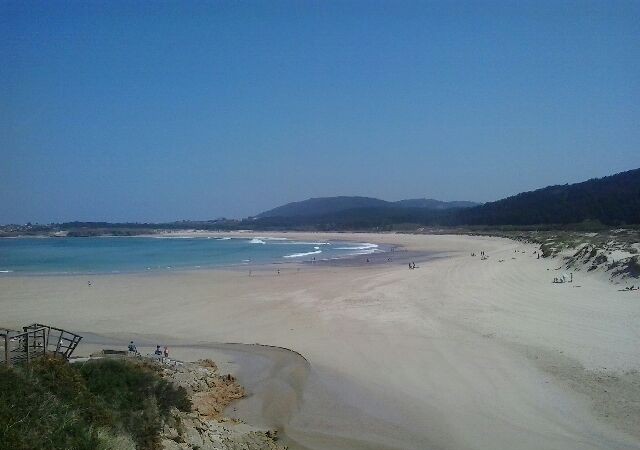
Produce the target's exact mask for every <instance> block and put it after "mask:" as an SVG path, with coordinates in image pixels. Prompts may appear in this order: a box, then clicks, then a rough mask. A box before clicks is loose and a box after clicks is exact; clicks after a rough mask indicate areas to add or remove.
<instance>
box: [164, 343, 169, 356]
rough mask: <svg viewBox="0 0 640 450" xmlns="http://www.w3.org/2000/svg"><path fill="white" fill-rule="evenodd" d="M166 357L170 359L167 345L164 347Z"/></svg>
mask: <svg viewBox="0 0 640 450" xmlns="http://www.w3.org/2000/svg"><path fill="white" fill-rule="evenodd" d="M164 357H165V358H168V357H169V347H167V346H166V345H165V346H164Z"/></svg>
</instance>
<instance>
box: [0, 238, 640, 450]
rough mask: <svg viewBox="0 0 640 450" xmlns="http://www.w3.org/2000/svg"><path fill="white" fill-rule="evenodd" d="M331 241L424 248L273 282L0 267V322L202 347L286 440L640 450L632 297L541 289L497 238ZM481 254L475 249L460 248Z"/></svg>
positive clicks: (639, 302) (637, 307) (232, 275)
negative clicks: (30, 272)
mask: <svg viewBox="0 0 640 450" xmlns="http://www.w3.org/2000/svg"><path fill="white" fill-rule="evenodd" d="M286 235H287V236H292V235H294V234H293V233H288V234H286ZM295 236H296V237H297V238H303V237H304V236H303V235H299V234H295ZM307 237H308V236H307ZM336 237H338V238H340V239H345V240H352V241H359V242H365V241H368V242H380V243H387V244H392V245H402V246H403V248H404V249H406V250H409V251H412V252H437V253H438V258H435V259H431V260H428V261H424V262H420V261H419V260H418V266H419V267H418V268H417V269H416V270H409V269H408V268H407V265H406V264H405V262H404V261H403V262H399V261H401V260H402V255H403V252H396V254H395V255H394V258H395V259H394V261H392V262H381V263H379V264H365V265H362V266H359V267H338V266H321V265H298V266H286V267H281V274H280V275H277V274H276V273H275V269H273V268H272V267H270V268H263V269H259V270H254V272H253V276H251V277H249V276H248V274H247V272H246V271H241V270H207V271H198V272H182V273H180V272H174V273H169V274H131V275H101V276H92V277H90V278H91V280H92V286H88V285H87V279H88V277H87V276H31V277H20V276H3V277H0V310H1V311H2V316H1V317H0V326H14V327H15V326H18V325H20V324H24V323H27V322H35V321H38V322H46V323H51V324H55V325H56V326H62V327H65V328H69V329H71V330H77V331H80V332H91V333H95V334H97V335H99V337H98V338H96V337H94V336H90V337H89V339H87V343H85V345H84V350H85V351H89V350H90V349H91V348H92V344H91V341H93V342H96V341H97V342H104V341H106V338H107V337H108V338H111V339H113V342H117V343H120V342H125V341H128V340H129V338H135V339H136V340H137V341H138V342H140V343H142V344H146V345H149V346H151V345H153V343H155V342H156V341H157V342H158V343H162V344H168V345H169V346H170V349H171V351H172V355H174V356H175V357H178V358H183V359H189V358H192V359H196V358H199V357H203V356H207V357H212V358H213V359H215V360H216V361H217V362H219V363H220V364H219V365H220V366H221V369H222V370H223V371H224V370H225V368H226V369H228V370H229V371H231V372H233V373H235V374H236V375H237V376H238V378H239V380H240V382H241V383H242V384H244V385H245V387H246V388H247V389H248V391H250V392H251V393H252V394H253V395H251V396H249V397H248V398H247V399H246V400H242V401H240V402H238V403H237V404H235V405H233V406H232V408H231V411H229V413H231V414H236V415H238V416H239V417H243V418H245V419H247V420H248V421H250V422H254V423H257V424H263V425H268V426H277V427H279V428H281V429H282V430H283V432H284V434H285V435H286V439H287V442H288V443H289V444H290V445H291V448H292V449H296V448H308V449H338V450H339V449H345V450H347V449H349V450H352V449H353V450H357V449H395V448H403V449H456V450H458V449H486V450H499V449H510V450H511V449H562V450H565V449H640V394H639V393H640V384H639V380H640V378H639V377H638V373H637V370H638V369H639V368H640V331H639V330H640V295H639V294H638V291H636V292H631V293H630V292H618V291H617V290H616V288H615V287H614V286H612V285H610V284H608V283H607V282H606V281H605V280H603V279H601V278H599V277H597V276H591V275H587V274H586V273H579V274H578V275H577V276H576V277H574V283H572V284H562V285H558V284H552V283H551V281H552V280H553V278H554V276H558V275H559V271H555V270H554V269H555V268H556V267H558V266H559V262H558V260H543V259H540V260H538V259H536V258H535V257H534V255H533V250H534V249H535V248H534V247H533V246H530V245H524V244H521V243H517V242H514V241H509V240H506V239H498V238H486V237H468V236H427V235H415V236H414V235H389V234H384V235H363V234H357V235H349V234H339V235H327V234H323V235H314V239H323V240H325V239H326V240H329V239H335V238H336ZM481 250H484V251H485V252H486V253H487V254H488V255H489V259H488V260H486V261H481V260H480V257H479V256H476V257H471V256H470V253H471V252H476V254H479V252H480V251H481ZM514 250H517V253H514ZM523 251H524V252H525V253H522V252H523ZM415 254H417V253H411V255H412V256H413V255H415ZM363 258H364V257H363ZM514 258H515V259H514ZM499 260H504V262H498V261H499ZM385 261H386V257H385ZM578 286H580V287H578ZM216 342H241V343H249V344H250V343H261V344H269V345H273V346H281V347H286V348H290V349H293V350H295V351H296V352H299V353H300V354H297V353H293V352H289V351H286V350H282V349H278V348H270V347H263V346H256V345H219V344H215V343H216ZM94 347H95V345H94ZM301 355H303V356H304V358H303V357H302V356H301ZM305 358H306V360H305Z"/></svg>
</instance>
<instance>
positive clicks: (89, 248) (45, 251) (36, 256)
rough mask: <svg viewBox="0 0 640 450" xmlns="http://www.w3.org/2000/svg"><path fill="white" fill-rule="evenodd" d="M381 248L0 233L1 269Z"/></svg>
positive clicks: (203, 261) (267, 257)
mask: <svg viewBox="0 0 640 450" xmlns="http://www.w3.org/2000/svg"><path fill="white" fill-rule="evenodd" d="M377 251H381V250H380V249H379V248H378V246H377V245H376V244H370V243H356V242H341V241H338V242H311V241H298V240H293V239H285V238H266V237H259V236H255V237H254V236H251V237H249V236H248V237H246V238H236V237H234V238H229V237H224V238H219V237H200V236H198V237H182V236H180V237H178V236H175V237H174V236H151V237H92V238H76V237H73V238H67V237H37V238H36V237H33V238H31V237H29V238H26V237H25V238H3V239H0V275H2V274H11V273H16V274H20V273H23V274H29V273H32V274H42V273H47V274H82V273H123V272H146V271H167V270H193V269H200V268H207V267H223V266H242V265H255V264H273V263H284V262H304V261H312V260H314V259H315V260H316V261H321V260H330V259H339V258H348V257H351V256H354V255H366V254H370V253H374V252H377Z"/></svg>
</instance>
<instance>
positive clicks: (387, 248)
mask: <svg viewBox="0 0 640 450" xmlns="http://www.w3.org/2000/svg"><path fill="white" fill-rule="evenodd" d="M247 234H248V233H242V232H229V233H218V232H198V231H193V232H180V233H157V234H152V235H137V236H95V237H94V238H114V237H116V238H152V239H182V238H184V239H209V238H217V239H219V238H229V239H244V240H248V239H251V240H253V239H261V238H264V239H266V240H270V239H273V240H283V241H284V240H292V239H290V238H288V237H286V238H283V237H280V236H279V235H278V234H271V235H267V234H264V233H263V234H259V235H258V234H256V235H254V234H253V233H252V234H251V235H249V236H248V235H247ZM305 236H306V237H309V238H313V237H314V236H313V235H311V234H305ZM21 238H24V239H30V238H34V237H33V236H25V237H17V238H10V239H21ZM60 238H61V237H59V236H58V237H54V236H40V237H37V239H60ZM67 239H82V238H74V237H70V238H67ZM330 243H331V244H336V245H357V244H360V245H373V246H374V247H373V248H372V249H371V250H372V252H371V253H358V252H355V253H347V254H345V255H344V256H339V257H330V258H323V259H316V258H315V257H313V259H307V258H305V256H312V255H313V254H314V253H315V252H314V253H306V254H300V255H297V254H295V255H285V256H282V258H286V259H285V260H283V261H280V260H276V259H274V260H266V261H263V262H255V261H251V262H240V263H229V264H226V263H223V264H212V265H195V266H191V265H189V266H167V267H166V268H153V269H150V268H147V269H144V270H142V269H136V270H117V271H115V270H114V271H88V272H54V271H45V272H36V271H14V270H0V277H2V276H4V277H16V276H24V277H40V276H52V277H58V276H62V277H64V276H91V277H101V276H108V275H114V276H117V275H142V274H156V275H165V274H169V273H180V272H200V271H211V270H222V271H225V270H251V271H260V270H266V269H268V268H275V269H276V270H278V269H280V268H284V267H303V266H304V267H306V266H308V265H324V266H333V265H335V266H341V265H348V266H357V265H365V264H367V263H370V262H371V261H370V260H371V259H375V260H376V262H380V261H379V259H380V258H379V257H380V255H386V254H387V253H393V252H395V251H396V250H398V249H400V248H401V246H398V245H396V246H391V245H387V244H384V243H370V242H356V241H353V240H346V239H332V240H331V241H330ZM353 250H354V251H356V250H358V249H356V248H354V249H353ZM320 253H321V252H320ZM415 256H423V255H421V254H416V255H415ZM386 259H387V256H385V260H386Z"/></svg>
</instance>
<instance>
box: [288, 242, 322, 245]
mask: <svg viewBox="0 0 640 450" xmlns="http://www.w3.org/2000/svg"><path fill="white" fill-rule="evenodd" d="M287 244H295V245H331V242H303V241H293V242H287Z"/></svg>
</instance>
